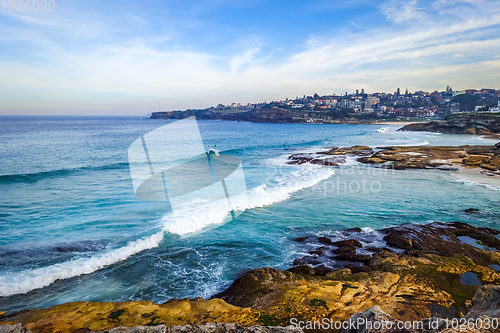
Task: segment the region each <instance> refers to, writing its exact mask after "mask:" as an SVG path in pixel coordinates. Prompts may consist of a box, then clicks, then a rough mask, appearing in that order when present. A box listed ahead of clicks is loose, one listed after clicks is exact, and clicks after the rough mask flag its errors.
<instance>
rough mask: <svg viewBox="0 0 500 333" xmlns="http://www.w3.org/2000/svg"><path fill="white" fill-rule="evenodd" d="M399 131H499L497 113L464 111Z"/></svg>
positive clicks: (412, 125)
mask: <svg viewBox="0 0 500 333" xmlns="http://www.w3.org/2000/svg"><path fill="white" fill-rule="evenodd" d="M399 130H400V131H427V132H439V133H446V134H479V135H491V134H499V133H500V114H499V113H465V114H457V115H451V116H449V117H448V118H446V119H445V120H441V121H431V122H429V123H413V124H409V125H406V126H404V127H402V128H401V129H399Z"/></svg>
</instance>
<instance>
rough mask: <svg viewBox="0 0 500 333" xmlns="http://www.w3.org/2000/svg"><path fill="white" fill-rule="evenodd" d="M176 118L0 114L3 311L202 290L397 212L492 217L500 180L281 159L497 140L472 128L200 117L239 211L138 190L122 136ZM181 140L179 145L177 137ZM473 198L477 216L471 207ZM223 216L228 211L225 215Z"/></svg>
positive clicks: (494, 224) (366, 237)
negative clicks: (428, 129)
mask: <svg viewBox="0 0 500 333" xmlns="http://www.w3.org/2000/svg"><path fill="white" fill-rule="evenodd" d="M171 122H173V121H171V120H151V119H144V118H141V117H0V193H1V195H0V230H1V232H0V310H1V311H7V312H8V313H13V312H16V311H21V310H24V309H29V308H36V309H38V308H45V307H49V306H52V305H56V304H60V303H64V302H72V301H81V300H83V301H128V300H151V301H154V302H157V303H163V302H166V301H168V300H169V299H172V298H186V297H200V296H201V297H204V298H209V297H210V296H212V295H214V294H216V293H218V292H220V291H222V290H224V289H225V288H227V287H228V286H229V285H230V284H231V283H232V281H234V280H235V279H236V278H237V277H239V276H241V275H242V274H244V272H246V271H248V270H250V269H255V268H260V267H266V266H270V267H274V268H277V269H287V268H290V267H292V262H293V260H294V259H295V258H298V257H301V256H303V255H305V254H307V249H306V248H304V247H301V244H300V243H297V242H294V241H293V240H292V239H293V238H295V237H299V236H304V235H328V236H335V237H338V238H339V239H342V237H345V236H343V234H342V233H341V231H342V230H344V229H346V228H352V227H360V228H363V229H362V230H363V231H362V232H361V233H360V235H359V237H360V240H361V241H362V242H363V243H365V244H367V243H372V244H373V245H377V244H379V245H380V244H381V238H382V236H381V235H380V234H379V233H378V232H377V230H378V229H381V228H384V227H388V226H393V225H398V224H402V223H407V222H411V223H422V224H424V223H429V222H433V221H437V222H450V221H461V222H466V223H470V224H472V225H475V226H487V227H491V228H497V229H499V228H500V225H499V221H500V219H499V217H500V182H499V181H498V179H490V180H487V179H486V177H477V176H476V177H475V178H474V177H472V176H471V175H467V174H460V173H456V172H449V171H439V170H402V171H398V170H385V169H379V168H375V167H373V166H370V165H364V164H360V163H358V162H357V161H356V159H355V158H348V159H347V161H346V163H345V164H344V165H343V166H340V167H326V166H318V165H310V164H302V165H287V163H286V162H287V158H288V156H290V155H291V154H295V153H302V152H317V151H321V150H326V149H328V148H329V147H332V146H337V147H343V146H352V145H368V146H370V147H378V146H388V145H452V146H458V145H464V144H484V145H486V144H494V143H496V142H497V141H496V140H489V139H484V138H480V137H477V136H467V135H447V134H442V135H441V134H439V133H425V132H398V131H397V129H398V128H400V127H401V126H397V125H327V124H325V125H323V124H267V123H246V122H228V121H198V127H199V130H200V134H201V137H202V139H203V144H204V149H205V150H206V151H208V150H210V149H216V150H218V151H219V152H224V153H229V154H233V155H236V156H238V157H239V158H240V160H241V165H242V167H243V172H244V175H245V182H246V186H247V189H248V192H247V200H246V201H245V202H244V203H242V204H240V206H239V207H240V212H239V213H240V214H239V215H238V216H236V217H235V218H233V219H232V220H230V221H229V222H225V221H226V220H227V219H226V217H227V216H228V215H229V214H230V211H216V210H214V209H212V210H210V209H208V208H207V209H200V206H199V205H198V204H193V205H192V206H190V205H189V204H187V205H184V206H183V211H182V212H183V216H182V217H181V220H180V221H179V220H177V223H174V222H173V217H172V207H171V206H170V204H169V203H168V202H149V201H143V200H140V199H139V198H137V196H136V194H135V192H134V187H133V184H132V180H131V172H130V169H129V163H128V149H129V147H130V145H131V144H132V143H133V142H134V141H135V140H137V139H138V138H140V137H141V136H143V135H144V134H146V133H148V132H150V131H152V130H154V129H156V128H159V127H161V126H163V125H166V124H169V123H171ZM179 149H182V148H179ZM468 208H476V209H479V210H480V213H478V214H472V215H471V214H465V213H464V210H465V209H468ZM224 222H225V223H224Z"/></svg>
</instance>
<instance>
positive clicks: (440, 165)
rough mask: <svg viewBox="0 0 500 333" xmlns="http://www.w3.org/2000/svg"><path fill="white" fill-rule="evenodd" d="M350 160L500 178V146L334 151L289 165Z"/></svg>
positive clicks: (297, 159)
mask: <svg viewBox="0 0 500 333" xmlns="http://www.w3.org/2000/svg"><path fill="white" fill-rule="evenodd" d="M349 156H350V157H353V158H357V160H358V161H359V162H361V163H366V164H373V165H378V166H380V167H383V168H392V169H396V170H406V169H441V170H457V169H458V168H457V167H467V168H481V169H483V170H484V172H486V173H487V174H488V175H495V174H500V143H498V144H496V145H494V146H493V145H490V146H479V145H476V146H471V145H465V146H456V147H455V146H405V147H392V146H391V147H377V148H376V149H372V148H370V147H367V146H353V147H343V148H338V147H332V148H330V149H329V150H327V151H318V152H316V153H297V154H292V155H290V156H289V157H288V162H287V163H288V164H292V165H297V164H304V163H310V164H317V165H323V166H342V165H343V164H345V163H346V158H347V157H349Z"/></svg>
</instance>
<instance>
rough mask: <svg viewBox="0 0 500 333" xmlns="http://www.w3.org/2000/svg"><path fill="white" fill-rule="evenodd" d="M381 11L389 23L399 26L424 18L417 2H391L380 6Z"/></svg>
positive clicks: (392, 0) (393, 0)
mask: <svg viewBox="0 0 500 333" xmlns="http://www.w3.org/2000/svg"><path fill="white" fill-rule="evenodd" d="M380 10H381V11H382V13H383V14H384V15H385V16H386V17H387V19H388V20H389V21H392V22H395V23H397V24H399V23H403V22H407V21H411V20H413V19H416V18H420V17H422V16H423V12H422V11H421V9H420V8H418V7H417V0H410V1H402V0H389V1H386V2H384V3H382V4H381V5H380Z"/></svg>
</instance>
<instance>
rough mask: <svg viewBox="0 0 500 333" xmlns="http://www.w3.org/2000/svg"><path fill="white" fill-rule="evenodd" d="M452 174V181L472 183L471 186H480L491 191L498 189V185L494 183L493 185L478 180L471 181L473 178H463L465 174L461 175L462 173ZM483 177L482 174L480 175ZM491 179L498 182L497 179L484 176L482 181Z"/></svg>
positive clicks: (499, 187) (499, 189) (499, 188)
mask: <svg viewBox="0 0 500 333" xmlns="http://www.w3.org/2000/svg"><path fill="white" fill-rule="evenodd" d="M452 176H454V178H453V181H454V182H459V183H463V184H465V185H473V186H482V187H485V188H487V189H489V190H492V191H500V186H496V185H493V184H487V183H485V182H480V181H473V180H470V179H465V177H466V176H465V175H462V174H453V175H452ZM482 177H484V176H482ZM488 180H489V181H492V180H496V181H497V183H498V182H500V180H498V179H488V178H484V181H488Z"/></svg>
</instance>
